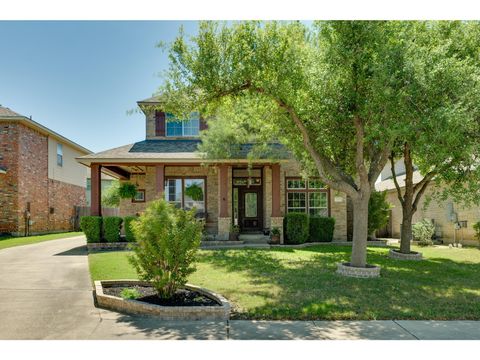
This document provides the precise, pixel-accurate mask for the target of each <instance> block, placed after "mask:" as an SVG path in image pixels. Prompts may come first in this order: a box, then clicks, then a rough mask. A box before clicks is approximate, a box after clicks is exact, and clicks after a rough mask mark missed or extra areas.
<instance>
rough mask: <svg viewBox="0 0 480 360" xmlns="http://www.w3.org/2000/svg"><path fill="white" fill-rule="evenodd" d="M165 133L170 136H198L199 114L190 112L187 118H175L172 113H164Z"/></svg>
mask: <svg viewBox="0 0 480 360" xmlns="http://www.w3.org/2000/svg"><path fill="white" fill-rule="evenodd" d="M166 115H167V116H166V120H167V122H166V130H167V131H166V135H167V136H172V137H182V136H198V134H199V132H200V114H199V113H198V112H195V113H192V114H191V116H190V119H189V120H184V121H181V120H177V119H176V118H175V117H174V116H173V115H172V114H168V113H167V114H166Z"/></svg>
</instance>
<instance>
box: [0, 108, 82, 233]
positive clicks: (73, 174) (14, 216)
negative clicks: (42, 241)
mask: <svg viewBox="0 0 480 360" xmlns="http://www.w3.org/2000/svg"><path fill="white" fill-rule="evenodd" d="M89 153H91V151H89V150H88V149H85V148H84V147H82V146H80V145H78V144H76V143H74V142H73V141H71V140H69V139H67V138H65V137H63V136H61V135H59V134H57V133H56V132H54V131H52V130H50V129H47V128H46V127H44V126H42V125H41V124H39V123H37V122H35V121H33V120H32V119H31V118H27V117H25V116H23V115H20V114H17V113H16V112H14V111H12V110H10V109H9V108H6V107H2V106H0V233H11V234H14V235H25V234H27V233H30V234H35V233H44V232H54V231H61V230H71V229H72V216H73V215H74V212H73V211H74V206H84V205H85V186H86V178H87V169H86V168H85V167H84V166H82V165H80V164H78V162H76V161H75V158H76V157H79V156H83V155H86V154H89Z"/></svg>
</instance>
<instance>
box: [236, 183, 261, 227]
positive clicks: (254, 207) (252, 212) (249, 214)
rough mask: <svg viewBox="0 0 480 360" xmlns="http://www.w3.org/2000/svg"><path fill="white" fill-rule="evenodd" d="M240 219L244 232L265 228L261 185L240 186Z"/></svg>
mask: <svg viewBox="0 0 480 360" xmlns="http://www.w3.org/2000/svg"><path fill="white" fill-rule="evenodd" d="M238 220H239V225H240V230H241V231H242V232H249V231H261V230H263V217H262V187H261V186H251V187H239V188H238Z"/></svg>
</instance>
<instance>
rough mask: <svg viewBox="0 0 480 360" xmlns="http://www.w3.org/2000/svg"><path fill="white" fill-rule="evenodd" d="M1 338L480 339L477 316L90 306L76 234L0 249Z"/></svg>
mask: <svg viewBox="0 0 480 360" xmlns="http://www.w3.org/2000/svg"><path fill="white" fill-rule="evenodd" d="M0 339H265V340H267V339H389V340H414V339H480V322H478V321H390V320H388V321H229V322H199V321H196V322H195V321H193V322H165V321H159V320H156V319H154V318H148V317H141V316H129V315H122V314H118V313H115V312H111V311H107V310H102V309H97V308H95V306H94V304H93V297H92V286H91V282H90V275H89V271H88V257H87V252H86V247H85V238H84V237H82V236H81V237H76V238H69V239H61V240H53V241H46V242H43V243H39V244H35V245H26V246H18V247H14V248H9V249H4V250H0Z"/></svg>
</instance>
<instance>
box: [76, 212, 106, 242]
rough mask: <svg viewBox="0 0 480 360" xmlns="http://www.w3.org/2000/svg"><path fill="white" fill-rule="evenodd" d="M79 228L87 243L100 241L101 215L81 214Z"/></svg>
mask: <svg viewBox="0 0 480 360" xmlns="http://www.w3.org/2000/svg"><path fill="white" fill-rule="evenodd" d="M80 228H81V229H82V231H83V232H84V233H85V236H86V237H87V242H88V243H98V242H101V241H102V217H101V216H82V218H81V219H80Z"/></svg>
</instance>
